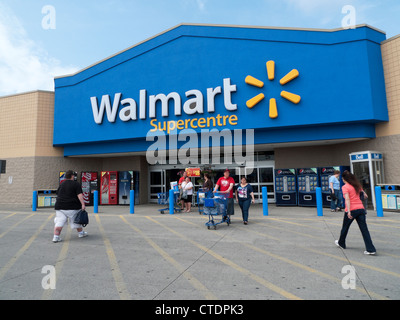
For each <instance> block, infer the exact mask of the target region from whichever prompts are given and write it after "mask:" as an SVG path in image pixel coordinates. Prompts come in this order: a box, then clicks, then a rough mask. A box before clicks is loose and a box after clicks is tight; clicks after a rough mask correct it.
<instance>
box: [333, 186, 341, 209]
mask: <svg viewBox="0 0 400 320" xmlns="http://www.w3.org/2000/svg"><path fill="white" fill-rule="evenodd" d="M333 190H334V191H335V197H336V200H331V210H335V209H336V208H341V207H342V194H341V192H340V190H338V189H333Z"/></svg>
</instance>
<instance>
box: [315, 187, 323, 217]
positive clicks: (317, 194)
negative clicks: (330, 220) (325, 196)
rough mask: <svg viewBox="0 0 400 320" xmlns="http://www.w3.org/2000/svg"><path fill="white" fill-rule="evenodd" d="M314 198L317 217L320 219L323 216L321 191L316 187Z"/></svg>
mask: <svg viewBox="0 0 400 320" xmlns="http://www.w3.org/2000/svg"><path fill="white" fill-rule="evenodd" d="M315 190H316V196H317V213H318V217H322V216H323V215H324V213H323V210H322V189H321V188H320V187H317V188H316V189H315Z"/></svg>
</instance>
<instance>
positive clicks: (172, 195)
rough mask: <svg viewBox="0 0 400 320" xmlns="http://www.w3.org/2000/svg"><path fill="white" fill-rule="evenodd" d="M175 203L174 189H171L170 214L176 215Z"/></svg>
mask: <svg viewBox="0 0 400 320" xmlns="http://www.w3.org/2000/svg"><path fill="white" fill-rule="evenodd" d="M174 201H175V194H174V189H171V190H169V214H174Z"/></svg>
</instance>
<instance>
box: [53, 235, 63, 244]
mask: <svg viewBox="0 0 400 320" xmlns="http://www.w3.org/2000/svg"><path fill="white" fill-rule="evenodd" d="M60 241H61V238H60V236H54V237H53V242H54V243H57V242H60Z"/></svg>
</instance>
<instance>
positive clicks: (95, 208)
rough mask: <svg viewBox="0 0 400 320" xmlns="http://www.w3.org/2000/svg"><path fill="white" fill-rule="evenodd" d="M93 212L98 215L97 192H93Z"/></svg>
mask: <svg viewBox="0 0 400 320" xmlns="http://www.w3.org/2000/svg"><path fill="white" fill-rule="evenodd" d="M93 207H94V208H93V212H94V213H99V192H98V191H97V190H95V191H94V192H93Z"/></svg>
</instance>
